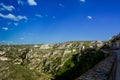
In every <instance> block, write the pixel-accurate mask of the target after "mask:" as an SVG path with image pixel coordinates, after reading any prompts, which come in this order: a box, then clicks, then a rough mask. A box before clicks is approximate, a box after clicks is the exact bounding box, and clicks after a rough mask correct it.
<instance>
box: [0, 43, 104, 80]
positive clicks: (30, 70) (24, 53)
mask: <svg viewBox="0 0 120 80" xmlns="http://www.w3.org/2000/svg"><path fill="white" fill-rule="evenodd" d="M102 45H104V42H99V41H72V42H65V43H58V44H43V45H42V44H41V45H1V46H0V72H1V73H0V79H2V80H50V79H54V78H55V76H57V75H59V76H61V75H62V74H63V73H65V72H66V71H69V70H70V69H72V68H74V67H76V64H77V63H81V61H82V60H85V59H84V57H85V58H86V57H89V58H88V59H89V60H94V59H99V57H101V56H100V55H99V54H101V53H96V49H97V48H100V47H101V46H102ZM89 48H90V49H89ZM97 50H98V49H97ZM88 53H90V54H88ZM87 54H88V55H87ZM85 55H87V56H85ZM93 55H94V56H93ZM102 55H104V54H102ZM81 56H82V57H81ZM90 56H91V57H92V58H91V57H90ZM102 58H103V57H102ZM102 58H100V59H99V60H101V59H102ZM86 59H87V58H86ZM89 60H88V61H89ZM99 60H98V61H99ZM96 61H97V60H96ZM89 64H90V63H89ZM91 64H93V63H91ZM94 64H96V63H94ZM85 65H86V64H85ZM77 66H79V65H77ZM90 67H91V66H90ZM87 69H88V68H87ZM81 72H82V71H81ZM83 72H84V71H83ZM28 76H29V77H28Z"/></svg>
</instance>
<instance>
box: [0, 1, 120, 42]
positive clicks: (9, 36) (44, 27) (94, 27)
mask: <svg viewBox="0 0 120 80" xmlns="http://www.w3.org/2000/svg"><path fill="white" fill-rule="evenodd" d="M119 32H120V0H0V43H12V44H41V43H57V42H64V41H73V40H108V39H109V38H110V37H112V36H113V35H115V34H117V33H119Z"/></svg>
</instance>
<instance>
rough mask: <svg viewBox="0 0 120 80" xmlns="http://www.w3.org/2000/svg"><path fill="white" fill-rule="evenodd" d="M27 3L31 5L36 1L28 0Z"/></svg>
mask: <svg viewBox="0 0 120 80" xmlns="http://www.w3.org/2000/svg"><path fill="white" fill-rule="evenodd" d="M28 4H29V5H31V6H34V5H37V3H36V2H35V1H34V0H28Z"/></svg>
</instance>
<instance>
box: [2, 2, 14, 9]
mask: <svg viewBox="0 0 120 80" xmlns="http://www.w3.org/2000/svg"><path fill="white" fill-rule="evenodd" d="M0 6H2V8H1V10H8V11H12V10H13V9H15V8H14V6H12V5H10V6H6V5H4V4H3V3H0Z"/></svg>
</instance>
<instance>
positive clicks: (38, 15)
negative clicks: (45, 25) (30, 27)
mask: <svg viewBox="0 0 120 80" xmlns="http://www.w3.org/2000/svg"><path fill="white" fill-rule="evenodd" d="M35 16H37V17H40V18H42V17H43V16H42V15H41V14H36V15H35Z"/></svg>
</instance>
